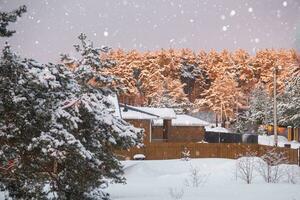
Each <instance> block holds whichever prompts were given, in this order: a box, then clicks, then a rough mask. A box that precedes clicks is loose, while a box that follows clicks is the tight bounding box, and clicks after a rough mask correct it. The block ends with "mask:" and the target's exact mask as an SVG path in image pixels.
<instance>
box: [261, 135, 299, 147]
mask: <svg viewBox="0 0 300 200" xmlns="http://www.w3.org/2000/svg"><path fill="white" fill-rule="evenodd" d="M258 144H263V145H268V146H274V136H273V135H270V136H268V135H259V136H258ZM284 144H291V148H293V149H298V148H299V147H300V143H299V142H296V141H291V142H289V141H288V139H287V138H286V137H284V136H281V135H279V136H278V146H280V147H284Z"/></svg>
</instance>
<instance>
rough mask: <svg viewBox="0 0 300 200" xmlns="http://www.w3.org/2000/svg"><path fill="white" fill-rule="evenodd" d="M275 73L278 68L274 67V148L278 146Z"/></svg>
mask: <svg viewBox="0 0 300 200" xmlns="http://www.w3.org/2000/svg"><path fill="white" fill-rule="evenodd" d="M277 72H278V67H277V66H275V67H274V68H273V78H274V79H273V89H274V91H273V92H274V105H273V114H274V116H273V117H274V126H273V130H274V146H276V147H277V146H278V134H277V93H276V92H277Z"/></svg>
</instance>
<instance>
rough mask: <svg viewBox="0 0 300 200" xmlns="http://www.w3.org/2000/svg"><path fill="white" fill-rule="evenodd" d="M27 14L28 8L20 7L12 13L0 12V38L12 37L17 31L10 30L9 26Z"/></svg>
mask: <svg viewBox="0 0 300 200" xmlns="http://www.w3.org/2000/svg"><path fill="white" fill-rule="evenodd" d="M25 12H26V6H20V7H19V8H18V9H16V10H14V11H12V12H0V37H10V36H12V35H13V34H14V33H15V32H16V31H14V30H8V29H7V26H8V25H9V23H10V22H16V21H17V17H21V15H22V14H23V13H25Z"/></svg>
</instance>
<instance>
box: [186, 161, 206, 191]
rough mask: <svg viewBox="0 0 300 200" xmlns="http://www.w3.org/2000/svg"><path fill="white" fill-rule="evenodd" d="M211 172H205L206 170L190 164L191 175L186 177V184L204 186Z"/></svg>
mask: <svg viewBox="0 0 300 200" xmlns="http://www.w3.org/2000/svg"><path fill="white" fill-rule="evenodd" d="M209 176H210V173H207V172H205V170H203V169H201V168H199V167H193V166H192V165H191V166H190V170H189V176H188V178H186V179H185V184H186V186H188V187H200V186H203V185H204V184H205V183H206V182H207V180H208V178H209Z"/></svg>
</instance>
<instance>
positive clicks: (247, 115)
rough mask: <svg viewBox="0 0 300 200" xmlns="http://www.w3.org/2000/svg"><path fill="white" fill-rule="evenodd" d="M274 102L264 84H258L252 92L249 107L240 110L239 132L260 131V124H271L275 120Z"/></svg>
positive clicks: (236, 125) (237, 122)
mask: <svg viewBox="0 0 300 200" xmlns="http://www.w3.org/2000/svg"><path fill="white" fill-rule="evenodd" d="M272 117H273V102H272V99H271V98H270V97H269V96H268V94H267V93H266V90H265V88H264V87H263V86H262V85H258V86H257V88H255V89H254V90H253V91H252V92H251V94H250V99H249V107H248V109H247V110H246V111H243V112H240V113H239V115H238V117H237V120H236V123H235V129H236V131H237V132H240V133H245V132H255V133H257V132H258V129H259V126H260V125H266V124H270V123H272V122H273V121H272V120H273V118H272Z"/></svg>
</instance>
